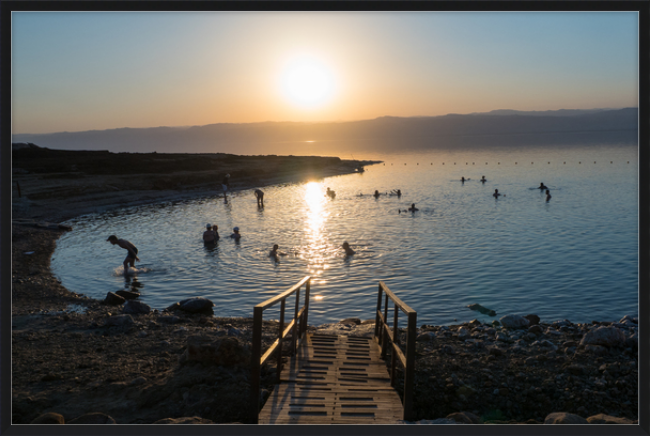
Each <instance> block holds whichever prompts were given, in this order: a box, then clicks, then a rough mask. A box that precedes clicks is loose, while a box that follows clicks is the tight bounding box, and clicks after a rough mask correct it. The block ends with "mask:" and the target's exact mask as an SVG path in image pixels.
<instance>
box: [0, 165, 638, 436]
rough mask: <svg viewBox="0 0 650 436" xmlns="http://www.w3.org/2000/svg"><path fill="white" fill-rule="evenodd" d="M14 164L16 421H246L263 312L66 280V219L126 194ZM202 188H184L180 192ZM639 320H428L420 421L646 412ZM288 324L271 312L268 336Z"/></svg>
mask: <svg viewBox="0 0 650 436" xmlns="http://www.w3.org/2000/svg"><path fill="white" fill-rule="evenodd" d="M14 168H16V167H15V166H14ZM338 168H339V169H338V171H339V173H344V171H343V170H341V168H340V167H338ZM345 168H347V171H348V172H350V171H353V170H354V169H353V167H351V166H348V167H345ZM26 171H29V170H26ZM324 171H325V170H324ZM326 171H329V172H334V173H336V170H334V169H332V168H329V169H328V170H326ZM326 171H325V172H326ZM322 173H323V174H324V172H322ZM330 175H331V174H330ZM16 176H17V174H15V175H14V181H19V180H20V181H22V183H23V185H22V187H23V192H22V193H21V195H22V197H19V198H18V197H16V193H14V197H15V198H14V202H13V204H12V212H13V217H12V218H13V223H12V349H11V351H12V373H13V376H12V423H13V424H28V423H60V424H61V423H66V424H75V423H77V424H84V423H85V424H89V423H96V424H99V423H102V424H104V423H117V424H152V423H195V424H200V423H221V424H226V423H246V422H247V417H246V412H247V410H248V401H249V398H248V386H249V377H250V370H249V366H248V363H247V362H248V361H247V359H248V357H249V351H248V350H249V345H250V340H251V327H252V320H251V319H244V318H217V317H214V316H212V315H210V314H209V313H208V314H206V313H190V312H187V311H184V310H172V309H170V310H166V311H156V310H146V308H145V309H142V310H135V309H133V308H132V306H133V307H135V306H137V304H136V305H134V304H125V303H123V302H122V301H118V303H120V304H117V305H109V304H106V303H105V302H104V301H99V300H94V299H91V298H87V297H85V296H84V295H80V294H76V293H73V292H70V291H68V290H67V289H65V288H64V287H63V286H62V285H61V284H60V283H59V282H58V281H57V279H56V278H55V277H54V276H53V275H52V273H51V272H50V268H49V265H50V263H49V262H50V257H51V255H52V253H53V251H54V248H55V245H56V240H57V239H58V237H59V236H60V235H61V234H62V233H63V232H65V231H66V228H65V226H60V225H59V224H58V223H59V222H60V221H62V220H64V219H68V218H71V217H72V216H77V215H80V214H82V213H89V212H88V211H92V210H95V209H98V208H99V209H105V208H115V207H119V206H121V205H124V204H123V203H121V202H119V201H113V202H112V203H110V202H107V201H106V199H105V198H101V197H102V195H99V196H97V198H96V199H95V200H93V199H92V198H91V196H86V197H84V199H81V197H80V196H79V195H77V196H75V195H72V196H68V197H67V199H66V198H65V197H52V198H49V197H48V196H45V195H44V196H42V197H39V198H38V199H30V198H29V191H30V190H32V189H34V191H31V192H36V191H35V190H36V189H40V190H41V191H39V192H42V193H43V192H46V191H47V189H48V186H49V187H50V188H52V187H53V186H55V187H56V188H57V189H61V186H62V185H61V184H60V182H61V181H62V180H77V179H65V178H64V179H59V178H49V179H48V178H47V176H45V177H44V178H43V175H42V174H41V175H40V176H39V177H41V178H40V179H39V178H38V177H36V176H35V174H34V173H30V174H22V175H21V174H18V176H24V177H31V179H29V180H30V181H27V179H21V178H20V177H16ZM303 176H304V175H297V176H296V177H297V178H298V180H300V178H301V177H303ZM138 177H140V176H138ZM283 177H289V178H290V177H291V176H290V175H289V174H286V175H285V176H283ZM144 179H146V177H144V178H142V180H144ZM84 180H85V182H84V183H86V185H89V183H88V181H89V180H95V179H94V178H91V177H85V179H84ZM102 180H103V181H102V183H103V184H104V185H106V181H107V179H102ZM52 181H54V182H52ZM48 183H53V184H50V185H48ZM114 183H115V185H114V186H117V182H114ZM108 184H109V185H113V183H110V182H109V183H108ZM104 185H102V186H104ZM70 186H72V185H70ZM136 186H137V185H136ZM253 186H258V185H257V184H254V185H252V186H250V187H253ZM240 188H241V189H245V186H244V184H243V183H242V186H240ZM25 189H27V191H25ZM134 191H135V190H134V189H130V190H129V191H128V196H129V201H131V202H133V201H142V202H147V201H159V200H160V199H161V198H165V195H171V194H169V193H168V192H167V191H165V192H162V191H156V192H155V194H156V195H153V194H152V192H154V191H151V190H148V189H142V190H139V191H137V192H138V194H137V195H135V194H134ZM198 191H200V189H190V188H189V187H188V188H187V191H186V192H185V191H183V188H182V187H179V189H178V191H174V192H173V193H172V194H173V195H177V196H178V195H183V194H187V195H197V194H199V192H198ZM61 192H63V191H61ZM121 194H122V195H124V192H122V193H121ZM93 195H95V194H93ZM37 197H38V195H37ZM116 198H119V196H118V197H116ZM152 198H154V199H153V200H152ZM167 198H168V197H167ZM70 200H74V201H70ZM470 315H471V312H469V311H468V318H469V317H470ZM637 322H638V320H637V319H636V318H635V317H634V316H625V317H622V319H621V320H620V321H619V322H596V321H594V322H592V323H588V324H574V323H571V322H570V321H568V320H564V321H551V320H543V321H541V320H539V319H538V318H537V317H535V316H534V315H527V316H526V317H521V316H517V315H514V316H511V317H505V318H501V322H500V323H498V325H497V324H494V325H492V324H489V325H488V324H481V323H479V322H478V321H476V320H475V321H470V322H466V323H462V324H459V325H455V326H426V325H423V326H420V328H419V329H418V340H417V349H416V353H417V355H416V358H417V360H416V380H415V393H414V408H415V415H416V417H417V420H416V421H414V423H418V424H450V423H467V424H478V423H486V424H489V423H492V424H500V423H521V424H523V423H528V424H533V423H537V424H542V423H592V424H595V423H619V424H636V423H637V422H638V326H637ZM277 328H278V326H277V323H275V322H273V321H267V322H266V323H265V325H264V333H263V341H264V344H263V345H264V346H268V345H270V344H271V342H272V341H273V340H274V337H275V335H276V334H277ZM311 328H312V329H316V327H311ZM319 328H320V329H322V330H324V331H330V332H336V333H340V334H351V335H370V334H372V333H371V332H372V331H373V329H374V326H373V325H372V324H371V323H370V322H363V323H362V322H361V320H357V319H349V320H344V321H342V322H340V323H337V324H333V325H325V326H321V327H319ZM285 358H286V357H285ZM274 375H275V374H274V368H273V365H270V366H268V367H266V368H264V369H263V373H262V387H263V389H264V390H263V397H265V396H267V395H268V393H269V392H270V391H271V390H272V388H273V383H274ZM398 385H399V383H398Z"/></svg>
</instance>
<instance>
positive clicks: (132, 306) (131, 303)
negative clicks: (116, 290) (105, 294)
mask: <svg viewBox="0 0 650 436" xmlns="http://www.w3.org/2000/svg"><path fill="white" fill-rule="evenodd" d="M149 312H151V307H150V306H149V305H147V304H144V303H143V302H142V301H137V300H127V301H126V303H124V313H131V314H134V315H138V314H145V313H149Z"/></svg>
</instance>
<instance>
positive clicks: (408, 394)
mask: <svg viewBox="0 0 650 436" xmlns="http://www.w3.org/2000/svg"><path fill="white" fill-rule="evenodd" d="M382 293H383V294H385V295H384V298H383V300H384V304H383V306H384V313H383V314H382V310H381V309H382ZM389 299H390V300H391V301H392V302H393V304H394V316H393V329H392V331H391V329H390V326H389V325H388V300H389ZM400 310H401V311H402V312H404V313H405V314H406V315H407V331H406V354H404V353H403V352H402V349H401V348H400V346H399V344H400V337H399V336H400V335H399V330H398V327H397V326H398V323H397V321H398V315H399V311H400ZM416 321H417V313H416V312H415V310H413V309H411V308H410V307H409V306H407V305H406V304H405V303H404V302H403V301H402V300H400V299H399V298H397V296H396V295H395V294H393V293H392V292H391V290H390V289H388V286H386V284H385V283H384V282H381V281H380V282H379V294H378V296H377V313H376V317H375V338H374V339H375V341H377V343H378V344H379V348H380V349H381V357H382V359H385V358H386V353H387V351H388V350H389V349H390V351H391V367H390V381H391V385H392V386H393V387H395V367H396V363H397V360H399V362H400V363H401V364H402V367H403V368H404V402H403V406H404V418H403V419H404V420H405V421H408V420H411V419H412V418H413V411H412V409H413V376H414V373H415V331H416V325H415V323H416Z"/></svg>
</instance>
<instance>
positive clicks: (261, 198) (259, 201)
mask: <svg viewBox="0 0 650 436" xmlns="http://www.w3.org/2000/svg"><path fill="white" fill-rule="evenodd" d="M255 198H257V205H258V206H261V207H264V192H263V191H262V190H261V189H256V190H255Z"/></svg>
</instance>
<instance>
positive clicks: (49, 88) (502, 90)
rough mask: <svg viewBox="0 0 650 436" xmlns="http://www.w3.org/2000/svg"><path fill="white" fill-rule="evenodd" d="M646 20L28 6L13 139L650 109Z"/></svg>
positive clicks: (16, 23)
mask: <svg viewBox="0 0 650 436" xmlns="http://www.w3.org/2000/svg"><path fill="white" fill-rule="evenodd" d="M638 32H639V25H638V14H637V13H636V12H309V13H308V12H13V14H12V44H11V48H12V53H11V61H12V67H11V73H12V77H11V79H12V131H13V132H12V133H14V134H18V133H50V132H60V131H71V132H72V131H84V130H103V129H113V128H121V127H157V126H189V125H205V124H212V123H251V122H262V121H352V120H361V119H372V118H376V117H381V116H386V115H389V116H401V117H407V116H436V115H445V114H448V113H461V114H464V113H472V112H487V111H491V110H495V109H515V110H556V109H591V108H623V107H637V106H638V92H639V90H638V81H639V77H638V68H639V62H638V50H639V47H638Z"/></svg>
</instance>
